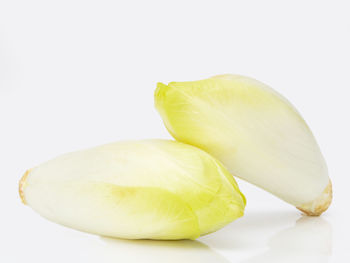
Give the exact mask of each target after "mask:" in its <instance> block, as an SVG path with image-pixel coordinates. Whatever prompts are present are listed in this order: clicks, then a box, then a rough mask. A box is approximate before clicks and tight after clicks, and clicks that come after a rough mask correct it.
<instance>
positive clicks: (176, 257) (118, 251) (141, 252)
mask: <svg viewBox="0 0 350 263" xmlns="http://www.w3.org/2000/svg"><path fill="white" fill-rule="evenodd" d="M101 239H102V241H103V242H104V243H105V245H106V247H105V248H106V251H105V252H106V253H107V254H108V256H107V257H108V262H130V263H132V262H138V263H139V262H170V263H171V262H176V263H179V262H181V263H187V262H188V263H197V262H198V263H199V262H200V263H209V262H210V263H213V262H215V263H229V262H230V261H228V260H227V259H226V258H225V257H223V256H221V255H220V254H218V253H216V252H215V251H213V250H212V249H210V248H209V247H208V246H207V245H205V244H203V243H201V242H199V241H194V240H180V241H157V240H123V239H114V238H109V237H101ZM121 259H124V261H123V260H121Z"/></svg>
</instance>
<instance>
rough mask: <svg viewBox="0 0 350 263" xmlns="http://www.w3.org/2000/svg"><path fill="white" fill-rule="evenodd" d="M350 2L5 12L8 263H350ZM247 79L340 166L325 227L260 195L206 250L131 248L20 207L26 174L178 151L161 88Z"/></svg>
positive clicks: (1, 101) (0, 90) (52, 6)
mask: <svg viewBox="0 0 350 263" xmlns="http://www.w3.org/2000/svg"><path fill="white" fill-rule="evenodd" d="M349 8H350V6H349V2H348V1H345V0H344V1H288V2H287V1H210V2H209V1H119V2H118V1H76V0H73V1H37V0H34V1H15V0H2V1H0V125H1V126H0V135H1V136H0V160H1V162H0V167H1V174H0V177H1V186H2V188H1V191H0V202H1V207H2V212H1V219H0V222H1V225H0V231H1V235H0V240H1V253H0V261H1V262H21V261H25V262H38V263H40V262H63V261H64V262H81V261H83V260H84V262H87V263H88V262H179V261H180V262H218V263H219V262H347V261H348V260H349V259H350V256H349V254H350V250H349V241H350V240H349V235H350V229H349V221H350V213H349V209H348V208H349V200H350V198H349V192H350V190H349V183H350V180H349V168H348V167H349V165H348V163H349V154H348V151H349V148H350V143H349V141H350V140H349V134H350V124H349V117H348V115H349V112H350V106H349V88H350V87H349V85H350V80H349V76H348V75H349V68H350V62H349V61H350V51H349V46H350V35H349V32H350V31H349V30H350V17H349ZM222 73H238V74H243V75H247V76H251V77H254V78H256V79H258V80H260V81H263V82H265V83H266V84H269V85H270V86H271V87H273V88H275V89H276V90H278V91H279V92H280V93H282V94H283V95H284V96H286V97H287V98H288V99H289V100H290V101H291V102H292V103H293V104H294V105H295V106H296V107H297V108H298V110H299V111H300V112H301V113H302V115H303V116H304V118H305V119H306V121H307V122H308V124H309V125H310V127H311V129H312V131H313V132H314V134H315V136H316V139H317V140H318V142H319V144H320V146H321V150H322V152H323V154H324V156H325V159H326V161H327V163H328V167H329V173H330V177H331V179H332V181H333V186H334V202H333V204H332V206H331V208H330V209H329V210H328V211H327V212H326V213H325V214H324V215H323V216H322V217H320V218H300V213H299V212H298V211H297V210H296V209H294V208H293V207H291V206H290V205H288V204H286V203H284V202H282V201H280V200H278V199H277V198H275V197H273V196H271V195H270V194H268V193H266V192H263V191H262V190H259V189H257V188H255V187H253V186H251V185H249V184H247V183H244V182H242V181H239V183H240V187H241V189H242V191H243V192H244V193H245V195H246V197H247V199H248V205H247V209H246V216H245V217H243V218H241V219H239V220H237V221H235V222H233V223H232V224H230V225H229V226H227V227H225V228H224V229H222V230H220V231H218V232H216V233H213V234H211V235H208V236H205V237H202V238H200V239H198V241H180V242H157V241H124V240H113V239H107V238H101V237H98V236H93V235H89V234H85V233H80V232H77V231H74V230H71V229H68V228H65V227H62V226H59V225H55V224H53V223H51V222H49V221H47V220H45V219H43V218H41V217H40V216H39V215H37V214H36V213H34V212H33V211H32V210H31V209H30V208H29V207H26V206H24V205H22V204H21V203H20V200H19V197H18V194H17V184H18V180H19V179H20V177H21V175H22V174H23V172H24V171H25V170H26V169H28V168H30V167H32V166H34V165H36V164H38V163H41V162H43V161H45V160H47V159H50V158H52V157H54V156H57V155H59V154H61V153H64V152H68V151H73V150H77V149H82V148H88V147H90V146H94V145H98V144H103V143H106V142H111V141H116V140H124V139H141V138H170V136H169V135H168V133H167V132H166V130H165V128H164V126H163V124H162V122H161V120H160V117H159V115H158V114H157V113H156V111H155V109H154V107H153V90H154V89H155V84H156V82H157V81H163V82H168V81H174V80H180V81H181V80H195V79H201V78H205V77H208V76H212V75H216V74H222Z"/></svg>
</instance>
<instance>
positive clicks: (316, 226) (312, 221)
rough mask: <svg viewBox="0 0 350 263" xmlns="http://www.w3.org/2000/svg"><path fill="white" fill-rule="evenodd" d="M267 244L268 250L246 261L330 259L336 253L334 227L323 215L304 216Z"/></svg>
mask: <svg viewBox="0 0 350 263" xmlns="http://www.w3.org/2000/svg"><path fill="white" fill-rule="evenodd" d="M267 246H268V249H267V251H266V252H264V253H262V254H258V255H255V256H253V257H251V258H248V259H246V260H243V261H242V262H243V263H255V262H259V263H264V262H270V263H273V262H287V263H288V262H298V263H304V262H305V263H306V262H307V263H313V262H317V263H323V262H328V261H329V258H330V256H331V253H332V228H331V225H330V224H329V223H328V222H327V221H326V220H324V219H322V218H321V217H307V216H302V217H301V218H299V219H298V220H297V221H296V223H295V225H294V226H293V227H290V228H287V229H284V230H282V231H280V232H278V233H277V234H275V235H274V236H272V237H271V238H270V239H269V241H268V243H267Z"/></svg>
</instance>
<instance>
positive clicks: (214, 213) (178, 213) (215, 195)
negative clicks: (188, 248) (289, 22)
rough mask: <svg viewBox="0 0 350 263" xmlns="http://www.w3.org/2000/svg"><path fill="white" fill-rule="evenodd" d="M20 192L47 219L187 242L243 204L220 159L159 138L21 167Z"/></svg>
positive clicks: (98, 230) (117, 233) (234, 215)
mask: <svg viewBox="0 0 350 263" xmlns="http://www.w3.org/2000/svg"><path fill="white" fill-rule="evenodd" d="M20 196H21V198H22V200H23V202H25V203H26V204H28V205H29V206H31V207H32V208H33V209H34V210H36V211H37V212H38V213H39V214H41V215H42V216H44V217H46V218H48V219H50V220H52V221H54V222H57V223H60V224H63V225H66V226H69V227H72V228H75V229H78V230H82V231H86V232H90V233H95V234H100V235H105V236H113V237H121V238H129V239H139V238H150V239H195V238H197V237H199V236H200V235H205V234H207V233H210V232H213V231H216V230H218V229H219V228H221V227H223V226H224V225H226V224H228V223H229V222H231V221H233V220H235V219H236V218H238V217H240V216H242V215H243V211H244V206H245V198H244V196H243V195H242V194H241V192H240V191H239V189H238V186H237V184H236V182H235V181H234V179H233V178H232V176H231V175H230V174H229V173H228V171H227V170H226V169H225V168H224V167H223V166H222V165H221V163H220V162H218V161H217V160H215V159H214V158H213V157H212V156H210V155H209V154H207V153H205V152H204V151H202V150H200V149H198V148H195V147H193V146H190V145H186V144H182V143H179V142H175V141H166V140H145V141H130V142H119V143H112V144H107V145H103V146H99V147H95V148H92V149H88V150H84V151H79V152H74V153H68V154H65V155H62V156H60V157H58V158H56V159H53V160H51V161H48V162H46V163H43V164H41V165H39V166H37V167H35V168H33V169H31V170H30V171H28V172H27V173H26V174H25V175H24V177H23V178H22V180H21V182H20Z"/></svg>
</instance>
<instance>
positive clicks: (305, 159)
mask: <svg viewBox="0 0 350 263" xmlns="http://www.w3.org/2000/svg"><path fill="white" fill-rule="evenodd" d="M155 106H156V108H157V110H158V111H159V113H160V115H161V117H162V118H163V121H164V123H165V126H166V127H167V129H168V130H169V132H170V133H171V134H172V136H173V137H174V138H176V140H178V141H181V142H185V143H187V144H191V145H194V146H197V147H199V148H201V149H204V150H205V151H206V152H208V153H210V154H212V155H213V156H214V157H216V158H217V159H219V160H220V161H221V162H222V163H223V164H224V165H225V166H226V167H227V168H228V170H229V171H230V172H231V173H232V174H234V175H236V176H238V177H241V178H242V179H245V180H247V181H249V182H251V183H253V184H255V185H257V186H259V187H262V188H264V189H265V190H267V191H269V192H271V193H273V194H274V195H276V196H278V197H279V198H281V199H283V200H285V201H287V202H288V203H291V204H293V205H295V206H297V207H300V208H301V209H303V211H305V212H306V213H308V214H320V213H322V212H323V211H324V210H325V209H327V207H328V206H329V204H330V200H331V191H329V189H331V188H330V185H328V184H330V183H329V178H328V174H327V167H326V164H325V162H324V159H323V157H322V155H321V153H320V150H319V147H318V145H317V143H316V141H315V139H314V137H313V135H312V133H311V131H310V129H309V128H308V126H307V124H306V123H305V121H304V120H303V118H302V117H301V116H300V114H299V113H298V112H297V111H296V109H295V108H294V107H293V106H292V105H291V103H290V102H288V101H287V100H286V99H285V98H284V97H282V96H281V95H280V94H278V93H277V92H275V91H274V90H272V89H271V88H269V87H268V86H266V85H265V84H263V83H261V82H259V81H257V80H254V79H251V78H248V77H244V76H239V75H221V76H216V77H212V78H209V79H205V80H199V81H188V82H170V83H169V84H168V85H165V84H162V83H158V87H157V89H156V91H155ZM327 185H328V187H327ZM327 189H328V190H327ZM315 200H317V201H315ZM315 202H316V203H315Z"/></svg>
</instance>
